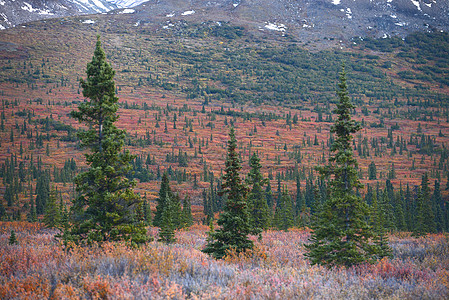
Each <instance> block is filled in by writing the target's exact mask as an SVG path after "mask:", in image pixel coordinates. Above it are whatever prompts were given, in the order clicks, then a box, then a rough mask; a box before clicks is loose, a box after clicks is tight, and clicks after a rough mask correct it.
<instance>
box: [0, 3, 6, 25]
mask: <svg viewBox="0 0 449 300" xmlns="http://www.w3.org/2000/svg"><path fill="white" fill-rule="evenodd" d="M0 5H5V1H0ZM3 28H4V27H3Z"/></svg>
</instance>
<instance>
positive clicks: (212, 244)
mask: <svg viewBox="0 0 449 300" xmlns="http://www.w3.org/2000/svg"><path fill="white" fill-rule="evenodd" d="M236 149H237V140H236V138H235V131H234V127H231V130H230V133H229V141H228V153H227V157H226V169H225V174H224V175H223V185H222V193H225V194H227V196H228V197H227V201H226V204H225V207H224V211H223V212H222V213H221V214H220V217H219V219H218V222H217V223H218V225H219V226H221V227H220V228H219V229H217V230H216V231H214V232H211V233H210V240H209V242H208V244H207V245H206V247H205V248H204V249H203V250H202V251H203V252H204V253H207V254H210V255H212V256H213V257H215V258H217V259H221V258H223V257H224V256H225V255H226V253H227V251H231V250H233V251H236V252H237V253H240V252H244V251H246V250H248V249H252V248H253V246H254V243H253V242H252V241H251V240H250V239H249V238H248V235H249V234H260V230H257V231H256V230H254V228H252V227H251V224H250V220H249V213H248V206H247V203H246V196H247V193H248V188H247V187H246V185H245V184H244V182H243V181H242V179H241V178H240V175H239V171H240V170H241V165H240V159H239V154H238V153H237V151H236Z"/></svg>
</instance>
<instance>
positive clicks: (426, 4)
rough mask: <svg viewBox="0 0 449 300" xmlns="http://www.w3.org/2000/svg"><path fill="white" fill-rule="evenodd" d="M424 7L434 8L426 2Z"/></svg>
mask: <svg viewBox="0 0 449 300" xmlns="http://www.w3.org/2000/svg"><path fill="white" fill-rule="evenodd" d="M424 5H425V6H427V7H430V8H432V3H425V2H424Z"/></svg>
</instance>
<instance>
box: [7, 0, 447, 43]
mask: <svg viewBox="0 0 449 300" xmlns="http://www.w3.org/2000/svg"><path fill="white" fill-rule="evenodd" d="M27 1H28V2H26V1H23V0H22V1H14V3H16V6H18V7H19V6H20V10H18V9H16V10H11V9H9V11H12V12H13V13H14V12H15V14H16V15H20V14H24V15H26V14H27V13H28V15H26V16H25V17H23V18H22V19H20V18H18V20H19V21H21V23H23V22H28V21H33V20H37V19H39V17H65V16H69V15H79V14H92V13H103V14H104V13H107V14H109V15H115V14H126V15H127V16H126V18H124V19H120V20H119V21H125V22H133V23H134V24H139V25H142V24H145V23H154V22H162V23H166V24H164V25H162V26H161V27H162V28H164V27H163V26H169V27H173V26H170V25H167V24H169V23H170V21H171V20H176V21H177V20H185V21H192V22H205V21H215V22H220V21H229V22H231V23H235V24H238V25H245V26H248V27H249V28H250V29H253V30H256V31H272V32H276V31H277V32H280V34H281V35H293V36H295V37H297V38H300V39H304V40H307V41H313V40H317V39H323V38H334V39H342V40H349V39H350V38H352V37H357V36H359V37H366V36H369V37H376V38H379V37H388V36H396V35H397V36H402V37H405V36H406V35H408V34H410V33H411V32H414V31H430V30H433V31H435V30H440V31H448V30H449V18H448V16H449V3H448V2H445V1H437V0H357V1H354V0H298V1H292V0H221V1H207V0H191V1H181V0H163V1H156V0H154V1H147V2H144V1H142V0H108V1H106V0H64V1H59V3H56V2H57V1H46V2H44V4H45V5H44V4H42V5H41V6H38V4H37V3H40V1H30V0H27ZM80 2H82V3H81V4H83V5H84V7H87V4H88V3H89V4H90V5H94V4H96V6H95V7H93V6H92V7H91V9H90V10H85V11H83V12H81V11H80V9H79V8H78V9H77V10H76V11H75V9H73V10H70V11H69V10H68V9H66V10H64V11H63V12H61V13H56V12H53V11H52V10H50V6H51V5H53V6H51V7H53V9H54V11H56V7H60V6H61V5H62V6H64V5H65V7H69V4H71V5H75V4H80ZM19 3H22V4H20V5H17V4H19ZM64 3H65V4H64ZM58 5H59V6H58ZM131 8H132V9H131ZM6 10H7V9H6V2H4V1H0V16H2V17H3V21H1V18H0V26H2V27H0V28H7V27H12V26H14V25H15V24H14V22H13V20H14V18H12V17H9V16H8V15H7V14H6V12H5V11H6ZM32 13H34V15H33V16H29V15H30V14H32ZM36 15H37V16H36ZM19 21H18V22H19ZM116 21H117V20H116ZM8 22H9V23H8ZM18 22H16V23H18ZM19 23H20V22H19ZM139 25H138V26H139ZM169 29H170V28H169Z"/></svg>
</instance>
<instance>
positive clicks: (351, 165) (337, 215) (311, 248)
mask: <svg viewBox="0 0 449 300" xmlns="http://www.w3.org/2000/svg"><path fill="white" fill-rule="evenodd" d="M337 94H338V97H339V102H338V103H337V109H336V110H335V112H336V113H337V114H338V117H337V119H336V121H335V123H334V125H333V126H332V127H331V132H332V133H335V134H336V139H335V141H334V143H333V144H332V146H331V155H330V157H329V164H328V165H327V166H325V167H321V168H319V169H318V170H319V172H320V174H321V175H322V176H323V177H325V178H328V179H329V189H330V195H329V198H328V200H327V201H326V202H325V203H324V204H323V205H322V208H321V210H320V211H319V212H317V215H316V220H315V221H314V223H313V224H312V226H311V228H312V229H313V232H312V235H311V238H310V241H311V243H310V244H308V245H305V247H306V249H307V250H308V252H307V253H306V256H307V257H308V258H309V259H310V262H311V263H312V264H321V265H325V266H327V267H334V266H346V267H349V266H352V265H357V264H361V263H365V262H371V261H373V260H374V259H376V255H377V254H378V253H377V251H376V250H377V247H376V246H375V245H373V244H371V243H370V239H371V238H373V237H374V236H375V234H374V232H373V231H372V229H371V227H370V226H369V225H368V223H367V219H368V216H369V212H370V211H369V207H368V205H367V204H366V203H365V202H363V201H362V199H361V198H360V197H357V196H356V194H355V190H356V189H357V188H361V184H360V181H359V178H358V174H357V170H358V164H357V160H356V159H355V158H354V155H353V151H352V145H351V144H352V143H351V140H352V138H353V137H352V134H354V133H356V132H357V131H359V130H360V125H359V124H357V123H356V122H355V121H354V120H352V119H351V111H352V110H353V109H354V105H353V104H352V103H351V101H350V99H349V96H348V92H347V84H346V73H345V70H344V67H343V68H342V72H341V73H340V83H339V90H338V92H337ZM331 176H332V177H331Z"/></svg>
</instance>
